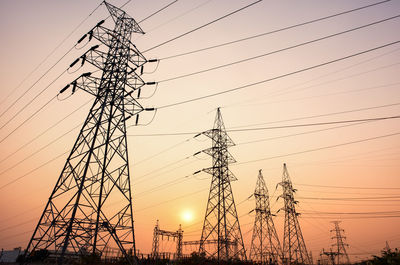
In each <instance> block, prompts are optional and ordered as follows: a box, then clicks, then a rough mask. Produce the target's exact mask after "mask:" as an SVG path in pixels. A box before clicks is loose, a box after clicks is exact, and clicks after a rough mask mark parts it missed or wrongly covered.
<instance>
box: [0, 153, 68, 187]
mask: <svg viewBox="0 0 400 265" xmlns="http://www.w3.org/2000/svg"><path fill="white" fill-rule="evenodd" d="M69 152H70V150H68V151H66V152H64V153H62V154H60V155H58V156H56V157H54V158H52V159H50V160H48V161H47V162H45V163H43V164H41V165H40V166H38V167H36V168H34V169H32V170H31V171H29V172H27V173H25V174H23V175H22V176H19V177H18V178H16V179H13V180H11V181H9V182H7V183H6V184H4V185H2V186H0V190H2V189H3V188H5V187H7V186H9V185H11V184H13V183H15V182H17V181H18V180H20V179H22V178H25V177H26V176H28V175H29V174H32V173H33V172H35V171H37V170H38V169H40V168H42V167H44V166H46V165H48V164H50V163H51V162H53V161H55V160H57V159H58V158H60V157H62V156H64V155H66V154H67V153H69Z"/></svg>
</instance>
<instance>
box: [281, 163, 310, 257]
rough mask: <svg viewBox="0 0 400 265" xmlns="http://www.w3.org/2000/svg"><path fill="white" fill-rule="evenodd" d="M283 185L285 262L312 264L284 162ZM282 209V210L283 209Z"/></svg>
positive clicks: (293, 191) (293, 190)
mask: <svg viewBox="0 0 400 265" xmlns="http://www.w3.org/2000/svg"><path fill="white" fill-rule="evenodd" d="M279 185H281V186H282V189H283V194H282V195H280V196H279V197H282V198H283V200H284V204H285V205H284V207H283V208H282V209H283V210H284V211H285V227H284V234H283V257H284V261H283V263H284V264H312V260H311V259H310V257H309V255H308V252H307V248H306V244H305V243H304V239H303V234H302V233H301V229H300V224H299V221H298V219H297V216H299V215H300V214H299V213H297V212H296V207H295V205H296V204H297V201H295V199H294V193H295V192H296V190H295V189H293V186H292V181H291V180H290V177H289V173H288V170H287V168H286V164H283V176H282V182H280V183H279ZM282 209H281V210H282Z"/></svg>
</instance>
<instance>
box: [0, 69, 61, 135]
mask: <svg viewBox="0 0 400 265" xmlns="http://www.w3.org/2000/svg"><path fill="white" fill-rule="evenodd" d="M66 71H67V70H65V71H63V72H62V73H61V74H60V75H58V76H57V77H56V78H55V79H54V80H53V81H52V82H50V84H48V85H47V86H46V87H45V88H44V89H42V90H41V91H40V92H39V93H38V94H37V95H36V96H34V97H33V98H32V99H31V100H30V101H29V102H28V103H26V104H24V106H23V107H22V108H21V109H20V110H19V111H17V113H15V114H14V116H12V117H11V118H10V119H9V120H8V121H7V122H6V123H4V124H3V125H2V126H1V127H0V129H3V128H4V127H5V126H6V125H7V124H9V123H10V122H11V121H12V120H14V119H15V117H17V116H18V115H19V114H20V113H21V112H22V111H24V110H25V108H27V107H28V106H29V105H30V104H32V102H33V101H35V99H37V98H38V97H39V96H40V95H41V94H42V93H43V92H44V91H46V90H47V89H48V88H49V87H50V86H51V85H52V84H54V83H55V82H56V81H57V80H58V79H59V78H60V77H61V76H62V75H63V74H64V73H65V72H66Z"/></svg>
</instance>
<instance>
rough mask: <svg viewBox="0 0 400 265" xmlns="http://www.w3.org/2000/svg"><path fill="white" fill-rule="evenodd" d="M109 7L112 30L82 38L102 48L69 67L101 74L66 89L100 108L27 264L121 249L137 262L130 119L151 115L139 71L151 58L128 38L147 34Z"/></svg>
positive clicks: (55, 194) (89, 119)
mask: <svg viewBox="0 0 400 265" xmlns="http://www.w3.org/2000/svg"><path fill="white" fill-rule="evenodd" d="M104 5H105V6H106V8H107V10H108V11H109V13H110V17H111V18H112V21H113V22H112V23H113V25H112V29H110V28H107V27H105V26H104V25H103V24H105V23H104V22H105V21H104V20H103V21H101V22H99V23H98V24H97V25H96V26H95V27H94V28H92V29H91V30H90V31H89V32H88V33H87V34H85V35H84V36H83V37H82V38H81V39H80V40H79V41H78V43H81V42H82V41H83V40H85V39H86V40H85V41H89V42H90V41H91V40H92V39H95V40H97V41H98V43H99V44H98V45H95V46H93V47H91V48H90V49H89V50H87V51H86V52H85V53H84V54H83V55H82V56H81V57H80V58H78V59H77V60H75V61H74V62H73V63H72V64H71V65H70V67H71V68H72V67H75V65H76V64H77V63H78V62H79V61H80V62H81V63H80V64H81V66H82V65H83V64H84V63H89V64H91V65H92V68H93V67H94V68H97V69H98V70H99V71H95V72H93V73H91V72H88V73H84V74H82V75H80V76H79V77H78V78H76V79H75V80H74V81H72V82H71V83H70V84H69V85H67V86H66V87H65V88H63V89H62V90H61V91H60V93H64V92H65V91H66V90H67V89H68V88H71V87H72V94H73V93H74V92H75V91H76V90H77V89H78V90H83V91H85V92H87V93H89V94H91V95H93V96H94V98H95V99H94V103H93V105H92V107H91V109H90V111H89V114H88V116H87V118H86V120H85V122H84V124H83V126H82V128H81V130H80V132H79V135H78V137H77V139H76V141H75V144H74V145H73V147H72V150H71V153H70V154H69V156H68V158H67V160H66V163H65V165H64V168H63V169H62V171H61V174H60V176H59V178H58V180H57V183H56V185H55V187H54V189H53V191H52V193H51V194H50V197H49V199H48V202H47V204H46V206H45V209H44V211H43V213H42V215H41V217H40V219H39V222H38V224H37V226H36V228H35V230H34V232H33V235H32V237H31V239H30V241H29V244H28V246H27V250H26V252H25V257H26V261H27V262H29V260H30V258H32V256H34V255H35V253H38V251H47V252H48V254H49V255H50V257H51V258H53V259H56V262H57V264H64V263H68V262H70V261H71V260H74V259H76V258H77V257H80V256H93V257H94V258H98V259H100V258H101V257H102V255H103V252H105V251H106V249H107V248H109V247H117V248H118V249H119V251H120V253H121V254H122V257H124V258H125V259H126V260H127V261H128V262H129V263H130V264H132V263H136V260H135V259H133V258H132V256H135V254H136V246H135V236H134V225H133V209H132V191H131V184H130V183H131V177H130V171H129V162H128V161H129V160H128V146H127V137H126V121H127V120H128V119H129V118H131V117H134V116H136V124H137V121H138V117H139V116H138V114H139V113H140V112H142V111H144V110H152V109H145V108H143V107H142V106H141V105H140V104H139V102H138V101H137V99H138V98H139V97H140V96H139V95H140V90H141V88H142V87H143V86H144V85H145V84H146V83H145V82H144V81H143V80H142V79H141V77H140V75H139V74H137V73H136V71H137V69H141V67H143V65H144V64H145V63H146V62H148V61H147V60H146V58H145V57H144V56H143V55H142V54H141V53H140V52H139V50H138V49H137V48H136V46H135V45H134V44H133V43H132V42H131V41H130V39H131V36H132V34H133V33H139V34H144V32H143V30H142V29H141V28H140V26H139V25H138V23H137V22H136V21H135V20H134V19H133V18H131V17H130V16H129V15H128V14H126V13H125V12H124V11H123V10H121V9H119V8H117V7H115V6H113V5H111V4H109V3H107V2H104ZM147 84H149V83H147ZM115 202H118V203H117V204H116V203H115Z"/></svg>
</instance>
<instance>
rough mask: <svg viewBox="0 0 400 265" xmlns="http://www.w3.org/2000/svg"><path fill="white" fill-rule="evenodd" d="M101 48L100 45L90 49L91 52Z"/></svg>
mask: <svg viewBox="0 0 400 265" xmlns="http://www.w3.org/2000/svg"><path fill="white" fill-rule="evenodd" d="M99 47H100V45H94V46H93V47H92V48H90V50H89V51H94V50H96V49H97V48H99Z"/></svg>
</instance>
